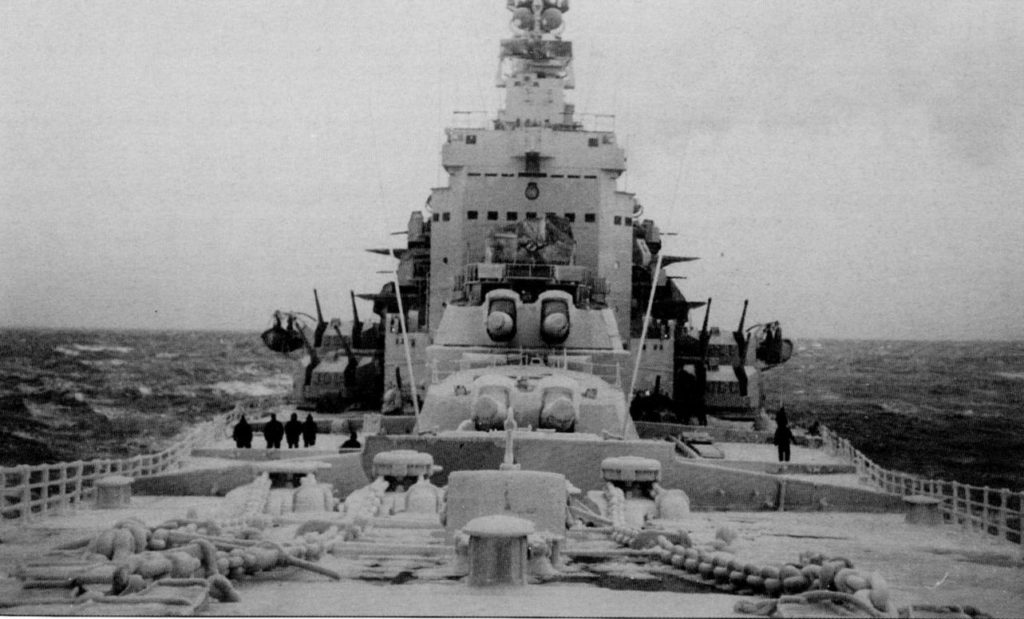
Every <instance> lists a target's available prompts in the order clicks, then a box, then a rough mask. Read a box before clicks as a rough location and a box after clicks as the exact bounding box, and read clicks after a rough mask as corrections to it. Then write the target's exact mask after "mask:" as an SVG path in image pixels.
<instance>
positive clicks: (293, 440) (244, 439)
mask: <svg viewBox="0 0 1024 619" xmlns="http://www.w3.org/2000/svg"><path fill="white" fill-rule="evenodd" d="M316 433H317V427H316V421H315V420H314V419H313V415H312V414H310V415H307V416H306V420H305V421H299V416H298V414H297V413H292V418H291V419H289V420H288V423H284V424H282V423H281V422H280V421H278V420H277V415H275V414H271V415H270V421H268V422H267V423H266V424H265V425H264V426H263V438H264V440H266V442H267V449H280V448H281V439H282V438H285V439H287V443H288V448H289V449H296V448H298V446H299V439H300V438H301V439H302V441H303V447H313V446H314V445H316ZM252 435H253V432H252V426H251V425H249V422H248V421H247V420H246V418H245V416H244V415H243V416H242V418H241V419H239V420H238V423H237V424H235V428H234V431H233V432H232V433H231V438H233V439H234V440H235V446H236V447H238V448H239V449H249V448H251V447H252Z"/></svg>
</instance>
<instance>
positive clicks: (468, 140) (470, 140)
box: [466, 133, 476, 144]
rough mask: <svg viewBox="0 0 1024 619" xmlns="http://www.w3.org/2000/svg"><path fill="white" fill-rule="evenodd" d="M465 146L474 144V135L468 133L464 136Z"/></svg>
mask: <svg viewBox="0 0 1024 619" xmlns="http://www.w3.org/2000/svg"><path fill="white" fill-rule="evenodd" d="M466 144H476V135H474V134H472V133H470V134H467V135H466Z"/></svg>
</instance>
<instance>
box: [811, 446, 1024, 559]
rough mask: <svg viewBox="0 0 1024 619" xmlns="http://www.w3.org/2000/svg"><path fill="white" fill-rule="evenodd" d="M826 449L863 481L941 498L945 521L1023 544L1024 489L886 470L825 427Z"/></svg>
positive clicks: (900, 492)
mask: <svg viewBox="0 0 1024 619" xmlns="http://www.w3.org/2000/svg"><path fill="white" fill-rule="evenodd" d="M821 429H822V437H823V439H824V445H825V448H826V449H828V450H829V451H830V452H832V453H834V454H835V455H837V456H839V457H841V458H844V459H845V460H847V461H849V462H850V463H851V464H853V466H854V467H855V468H856V471H857V477H858V478H860V480H861V481H862V482H865V483H867V484H869V485H872V486H874V487H876V488H878V489H880V490H883V491H885V492H889V493H892V494H898V495H900V496H910V495H922V496H929V497H932V498H935V499H938V500H939V501H940V503H939V511H940V512H941V513H942V515H943V518H944V519H945V521H946V522H951V523H953V524H957V525H960V526H962V527H964V528H965V529H971V530H977V531H984V532H985V533H988V534H989V535H995V536H997V537H999V538H1000V539H1005V540H1007V541H1010V542H1012V543H1015V544H1021V545H1022V546H1024V535H1022V534H1021V525H1022V523H1024V492H1013V491H1011V490H1008V489H1006V488H989V487H988V486H984V487H979V486H971V485H969V484H961V483H959V482H955V481H946V480H944V479H925V478H923V477H918V476H916V475H911V474H909V473H903V472H900V471H890V470H888V469H884V468H882V467H880V466H878V465H877V464H875V463H874V462H872V461H871V460H870V459H868V458H867V456H865V455H864V454H863V453H861V452H860V451H858V450H857V449H856V448H855V447H853V445H851V444H850V441H848V440H846V439H845V438H842V437H840V436H838V435H836V434H834V433H833V432H831V431H830V430H829V429H828V428H826V427H824V426H822V427H821Z"/></svg>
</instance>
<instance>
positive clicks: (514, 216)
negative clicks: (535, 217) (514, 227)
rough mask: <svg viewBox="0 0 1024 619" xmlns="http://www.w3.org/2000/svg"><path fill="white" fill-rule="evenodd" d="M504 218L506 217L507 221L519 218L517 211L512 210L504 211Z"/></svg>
mask: <svg viewBox="0 0 1024 619" xmlns="http://www.w3.org/2000/svg"><path fill="white" fill-rule="evenodd" d="M505 219H507V220H509V221H515V220H517V219H519V213H516V212H514V211H509V212H507V213H505Z"/></svg>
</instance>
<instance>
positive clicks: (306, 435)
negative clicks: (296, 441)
mask: <svg viewBox="0 0 1024 619" xmlns="http://www.w3.org/2000/svg"><path fill="white" fill-rule="evenodd" d="M302 443H303V445H302V446H303V447H312V446H313V445H316V422H315V421H313V415H312V413H311V414H309V415H306V420H305V421H303V422H302Z"/></svg>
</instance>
